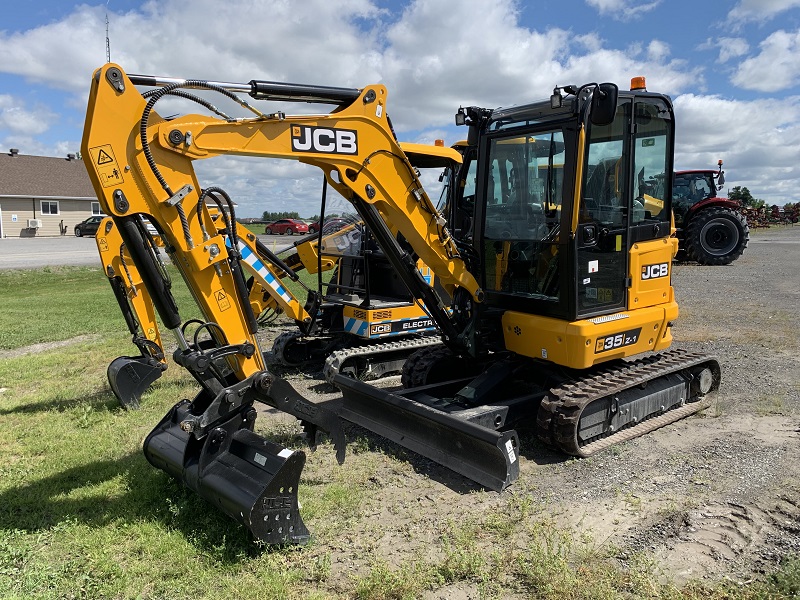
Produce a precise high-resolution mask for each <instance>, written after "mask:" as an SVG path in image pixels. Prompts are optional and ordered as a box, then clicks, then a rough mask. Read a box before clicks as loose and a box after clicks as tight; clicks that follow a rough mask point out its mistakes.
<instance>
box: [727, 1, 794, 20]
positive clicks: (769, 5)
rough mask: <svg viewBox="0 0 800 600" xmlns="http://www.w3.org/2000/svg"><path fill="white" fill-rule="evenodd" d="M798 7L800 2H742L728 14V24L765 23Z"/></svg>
mask: <svg viewBox="0 0 800 600" xmlns="http://www.w3.org/2000/svg"><path fill="white" fill-rule="evenodd" d="M798 6H800V0H740V1H739V2H738V3H737V4H736V6H734V7H733V8H732V9H731V11H730V12H729V13H728V23H729V24H731V25H734V26H736V25H742V24H743V23H746V22H749V21H760V22H765V21H768V20H770V19H772V18H773V17H774V16H776V15H778V14H779V13H782V12H784V11H787V10H789V9H791V8H796V7H798Z"/></svg>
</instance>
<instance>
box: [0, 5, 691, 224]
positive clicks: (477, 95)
mask: <svg viewBox="0 0 800 600" xmlns="http://www.w3.org/2000/svg"><path fill="white" fill-rule="evenodd" d="M591 3H592V6H594V7H595V8H597V10H600V11H601V12H603V13H604V14H620V15H623V14H624V15H628V16H631V15H637V14H641V13H642V12H643V11H645V10H652V9H653V8H654V7H655V6H656V4H657V2H631V1H630V0H625V1H622V0H605V1H601V0H591ZM219 6H220V5H219V3H218V2H217V1H216V0H195V1H194V2H192V3H191V10H187V5H186V3H185V2H183V1H181V0H159V1H158V2H156V1H151V2H148V3H146V4H145V5H144V6H143V8H141V9H140V10H138V11H129V12H126V13H113V3H112V5H111V9H112V12H111V13H109V16H110V38H111V58H112V60H113V61H114V62H117V63H119V64H120V65H121V66H122V67H123V68H124V69H125V70H126V71H128V72H129V73H146V74H152V75H164V76H175V77H194V78H203V79H211V80H220V81H239V82H246V81H249V80H250V79H273V80H278V81H290V82H297V83H314V84H321V85H335V86H352V87H361V86H364V85H366V84H370V83H384V84H385V85H386V86H387V87H388V89H389V103H388V109H389V114H390V115H391V117H392V120H393V123H394V125H395V128H396V130H397V132H398V135H399V136H400V138H401V139H404V140H409V141H411V139H412V138H413V139H414V140H415V141H419V140H426V141H429V140H431V139H435V138H437V137H438V138H444V139H445V140H446V142H447V143H452V142H454V141H455V140H456V138H457V137H460V136H463V135H464V132H463V130H455V133H453V131H454V130H452V129H450V127H451V126H452V123H453V115H454V113H455V111H456V109H457V108H458V107H459V106H461V105H465V106H466V105H470V104H477V105H483V106H488V107H496V106H509V105H513V104H520V103H524V102H528V101H532V100H536V99H541V98H544V97H547V96H548V95H549V93H550V91H551V90H552V89H553V87H554V86H555V85H563V84H569V83H578V84H579V83H584V82H589V81H614V82H616V83H618V84H619V85H620V87H623V88H624V87H626V86H627V84H628V82H629V80H630V78H631V77H633V76H638V75H645V76H647V80H648V87H649V88H650V89H652V90H657V91H661V92H664V93H669V94H672V95H675V94H679V93H682V92H686V91H695V92H696V91H697V90H702V89H703V85H704V78H703V69H702V67H695V66H691V65H690V64H688V63H687V62H686V61H684V60H680V59H676V58H672V57H671V56H670V47H669V45H668V44H667V43H666V42H664V41H662V40H658V39H652V36H651V35H650V34H648V33H642V37H641V39H640V40H638V41H637V40H636V39H635V38H632V39H628V40H626V41H625V43H624V45H623V44H620V43H619V42H618V41H617V40H605V39H603V38H602V37H600V36H598V35H597V34H594V33H585V32H573V31H569V30H565V29H561V28H557V27H542V28H540V29H534V28H530V27H525V26H523V25H522V24H521V23H520V20H519V10H520V6H521V5H520V4H519V3H518V2H517V1H515V0H497V1H496V2H493V3H489V4H487V3H486V2H484V1H483V0H449V1H445V0H414V1H411V2H409V3H408V4H407V5H406V6H405V8H404V10H403V11H402V13H400V14H390V13H389V12H387V11H385V10H382V9H381V8H380V7H379V4H378V2H377V1H374V0H342V1H341V2H336V3H333V2H330V1H329V0H309V1H307V2H302V3H297V2H288V1H287V0H271V1H267V0H262V1H260V2H255V3H254V2H252V0H229V1H228V2H227V3H226V5H225V8H224V10H220V8H219ZM105 10H106V7H105V6H96V7H91V6H87V5H80V6H78V7H76V8H75V9H74V11H73V12H72V13H71V14H70V15H68V16H67V17H66V18H65V19H63V20H62V21H59V22H53V23H49V24H47V25H43V26H41V27H38V28H36V29H32V30H29V31H24V32H20V33H10V34H9V33H5V32H0V71H3V72H5V73H12V74H17V75H20V76H22V77H25V78H26V79H27V80H29V81H30V82H34V83H36V84H39V85H44V86H49V87H50V88H57V89H59V90H64V91H66V92H67V95H66V98H65V99H63V100H62V103H63V105H65V106H68V107H69V106H71V105H75V104H76V105H81V106H85V102H86V100H85V98H86V96H87V93H88V89H89V80H90V76H91V73H92V71H93V70H94V69H96V68H97V67H99V66H100V65H101V64H103V62H105ZM243 17H244V18H243ZM234 31H235V32H236V35H230V32H234ZM53 39H58V40H59V43H58V44H53V43H52V40H53ZM280 108H282V109H284V110H286V111H287V112H298V111H304V112H307V111H308V110H310V109H309V107H307V106H305V105H300V106H298V105H292V106H289V107H286V106H281V107H280ZM275 109H277V107H275V108H271V110H275ZM185 110H186V108H185V106H182V105H180V104H179V103H173V102H172V101H169V102H168V101H166V100H165V101H164V102H163V103H160V104H159V111H160V112H161V114H165V115H166V114H170V113H172V112H183V111H185ZM195 110H196V109H195V108H194V107H193V108H192V111H195ZM314 110H317V109H316V108H315V109H314ZM324 110H325V111H327V110H329V108H325V109H324ZM78 135H79V133H78ZM63 144H66V143H65V142H62V145H63ZM69 146H70V147H72V146H74V144H69ZM26 147H28V146H26ZM57 150H58V151H59V152H60V148H58V149H57ZM202 162H203V161H200V162H199V163H197V168H198V171H203V173H204V175H207V176H208V177H209V178H211V177H219V178H220V180H218V181H209V182H210V183H219V184H220V185H222V186H223V187H225V188H226V189H228V188H231V194H233V195H236V200H237V202H239V203H240V206H242V207H243V209H244V210H245V212H244V213H243V214H245V215H250V214H260V212H262V211H263V210H275V209H277V207H278V206H283V205H284V203H288V205H292V206H295V207H301V206H302V207H305V208H303V209H302V210H300V213H301V214H302V215H306V214H313V213H314V212H317V208H316V207H318V206H319V185H320V178H319V177H320V175H319V171H318V170H316V169H313V168H310V167H304V168H305V169H307V171H305V172H303V173H301V172H300V171H294V170H293V169H295V168H296V167H295V166H287V165H289V164H293V163H291V162H290V161H280V162H274V163H273V161H264V160H257V159H250V160H249V161H245V162H243V163H235V164H234V163H233V162H231V163H230V164H229V163H227V162H226V163H222V162H221V163H220V164H225V167H224V168H223V167H212V166H206V165H201V163H202ZM242 165H243V166H242ZM307 180H308V181H309V182H310V183H305V182H306V181H307Z"/></svg>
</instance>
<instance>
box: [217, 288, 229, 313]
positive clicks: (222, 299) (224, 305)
mask: <svg viewBox="0 0 800 600" xmlns="http://www.w3.org/2000/svg"><path fill="white" fill-rule="evenodd" d="M214 299H215V300H216V301H217V305H218V306H219V309H220V310H228V309H229V308H230V307H231V301H230V300H229V299H228V294H226V293H225V291H224V290H217V291H216V292H214Z"/></svg>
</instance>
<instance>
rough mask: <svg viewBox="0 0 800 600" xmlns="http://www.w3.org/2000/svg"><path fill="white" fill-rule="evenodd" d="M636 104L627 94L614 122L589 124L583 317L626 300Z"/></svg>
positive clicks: (580, 290)
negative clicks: (631, 160)
mask: <svg viewBox="0 0 800 600" xmlns="http://www.w3.org/2000/svg"><path fill="white" fill-rule="evenodd" d="M631 106H632V101H631V99H627V98H626V99H623V98H621V99H620V101H619V104H618V107H617V114H616V117H615V118H614V121H613V122H612V123H611V124H610V125H606V126H589V133H588V145H587V151H586V155H585V156H586V158H585V162H584V168H583V173H584V176H583V182H582V186H581V195H580V200H579V206H578V211H577V215H578V223H577V226H576V233H575V243H576V259H577V269H576V284H577V316H578V318H586V317H589V316H592V315H596V314H604V313H609V312H615V311H617V310H621V309H622V308H624V307H625V305H626V301H627V294H626V290H627V288H628V247H629V239H628V227H629V224H628V215H629V203H630V191H629V190H630V185H629V183H628V182H629V181H630V173H629V170H630V164H629V163H630V161H629V160H628V156H629V155H630V150H629V147H630V142H629V139H630V127H631V125H630V115H631Z"/></svg>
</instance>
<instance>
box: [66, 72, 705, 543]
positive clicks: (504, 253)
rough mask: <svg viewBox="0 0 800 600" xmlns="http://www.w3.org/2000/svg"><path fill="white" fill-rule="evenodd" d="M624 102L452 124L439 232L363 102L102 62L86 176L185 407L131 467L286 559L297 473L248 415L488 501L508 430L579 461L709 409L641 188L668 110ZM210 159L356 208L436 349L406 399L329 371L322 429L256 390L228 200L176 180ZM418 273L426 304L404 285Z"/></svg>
mask: <svg viewBox="0 0 800 600" xmlns="http://www.w3.org/2000/svg"><path fill="white" fill-rule="evenodd" d="M632 88H633V89H632V90H631V91H620V90H619V89H618V88H617V86H616V85H614V84H609V83H602V84H596V83H590V84H585V85H581V86H573V85H570V86H559V87H557V88H556V89H555V90H554V92H553V94H552V96H551V97H550V99H549V100H547V101H543V102H536V103H532V104H529V105H523V106H516V107H512V108H509V109H494V110H490V109H483V108H479V107H470V108H466V109H460V110H459V112H458V113H457V115H456V122H457V123H458V124H463V125H466V126H467V127H468V135H467V145H468V147H469V148H470V151H469V152H468V153H467V158H468V160H464V162H463V165H462V166H461V168H459V169H452V170H451V173H452V174H451V178H452V179H451V193H450V196H449V197H448V205H449V206H448V210H447V211H446V212H447V216H445V215H443V214H442V213H440V212H439V211H438V210H437V209H436V207H435V205H434V203H433V202H432V201H431V199H430V198H429V196H428V194H427V193H426V191H425V189H424V188H423V186H422V184H421V182H420V180H419V177H418V175H417V172H416V171H415V169H414V167H413V165H412V164H411V162H410V161H409V158H408V156H407V155H406V153H405V152H404V150H403V148H402V147H401V145H400V144H399V143H398V141H397V140H396V138H395V135H394V132H393V129H392V126H391V123H390V121H389V118H388V113H387V107H388V91H387V89H386V88H385V87H384V86H382V85H368V86H366V87H364V88H360V89H354V88H336V87H327V86H314V85H304V84H289V83H281V82H267V81H260V80H252V81H250V82H248V83H229V82H212V81H204V80H195V79H175V78H162V77H155V76H142V75H128V74H126V73H124V72H123V70H122V69H121V68H120V67H119V66H117V65H115V64H107V65H105V66H103V67H102V68H100V69H98V70H97V71H96V72H95V74H94V77H93V79H92V84H91V91H90V96H89V106H88V110H87V117H86V125H85V129H84V135H83V143H82V150H83V155H84V157H85V159H84V160H86V162H87V167H88V171H89V174H90V177H91V179H92V181H93V184H94V187H95V191H96V193H97V195H98V198H99V200H100V203H101V205H102V208H103V210H104V211H105V212H106V214H109V215H111V218H112V219H113V221H114V224H115V226H116V227H117V228H118V230H119V233H120V235H121V237H122V240H123V242H124V244H125V247H126V249H127V252H128V254H129V256H130V259H131V261H132V262H133V264H135V265H136V267H137V269H138V272H139V274H140V276H141V280H142V284H143V286H144V287H145V288H146V289H147V291H148V293H149V295H150V298H151V300H152V302H153V304H154V306H155V308H156V310H157V313H158V315H159V318H160V319H161V321H162V323H163V324H164V327H165V329H166V330H169V331H170V332H171V333H172V334H173V335H174V337H175V340H176V342H177V346H178V348H177V350H176V351H175V352H174V354H173V359H174V360H175V362H176V363H177V364H178V365H180V366H182V367H184V368H186V369H187V370H188V371H189V372H190V373H191V374H192V375H193V376H194V378H195V379H196V380H197V382H198V384H199V385H200V388H201V389H200V391H199V392H198V394H197V396H196V397H195V398H194V399H193V400H192V401H188V400H185V401H181V402H179V403H178V404H176V405H175V406H174V407H173V408H172V409H171V410H170V411H169V412H168V413H167V414H166V415H165V417H164V418H163V419H162V421H161V422H160V423H159V424H158V425H157V426H156V427H155V429H154V430H153V431H152V432H151V433H150V435H149V436H148V437H147V438H146V440H145V442H144V453H145V456H146V457H147V459H148V460H149V461H150V462H151V463H152V464H153V465H154V466H156V467H157V468H160V469H162V470H164V471H165V472H166V473H168V474H170V475H171V476H173V477H175V478H177V479H179V480H180V481H182V482H183V483H184V484H185V485H186V486H187V487H189V488H190V489H192V490H194V491H196V492H197V493H199V494H200V495H201V496H203V497H204V498H206V499H207V500H209V501H210V502H211V503H213V504H214V505H216V506H218V507H219V508H220V509H221V510H222V511H224V512H225V513H227V514H228V515H230V516H231V517H233V518H234V519H236V520H238V521H239V522H241V523H243V524H244V525H245V526H246V527H248V529H250V531H251V532H252V533H253V534H254V535H255V536H256V537H258V538H259V539H262V540H264V541H265V542H267V543H301V542H303V541H305V540H307V539H308V535H309V534H308V531H307V529H306V528H305V525H304V524H303V522H302V518H301V516H300V513H299V509H298V505H297V485H298V482H299V478H300V472H301V470H302V466H303V462H304V455H303V453H302V452H300V451H294V452H292V451H290V450H288V449H286V448H283V447H281V446H279V445H277V444H274V443H271V442H268V441H267V440H265V439H264V438H262V437H261V436H258V435H256V434H255V433H254V432H253V422H254V420H255V418H256V410H255V408H254V404H255V403H263V404H266V405H269V406H272V407H275V408H277V409H279V410H282V411H285V412H287V413H289V414H292V415H294V416H296V417H297V418H298V419H300V420H301V421H302V422H303V423H304V424H305V425H306V427H307V428H309V429H311V430H314V429H315V428H317V427H319V428H321V429H323V430H325V431H327V432H329V434H330V436H331V439H332V441H333V445H334V447H335V448H336V451H337V458H339V459H340V460H343V458H344V452H345V448H344V436H343V433H342V426H341V418H344V419H347V420H349V421H352V422H355V423H358V424H360V425H362V426H364V427H366V428H368V429H370V430H372V431H375V432H377V433H379V434H380V435H383V436H385V437H387V438H389V439H392V440H395V441H397V442H399V443H401V444H403V445H405V446H406V447H408V448H410V449H412V450H414V451H416V452H419V453H421V454H423V455H425V456H427V457H429V458H431V459H433V460H435V461H437V462H439V463H441V464H443V465H445V466H447V467H450V468H451V469H453V470H454V471H456V472H458V473H461V474H463V475H465V476H467V477H469V478H471V479H473V480H474V481H476V482H477V483H479V484H481V485H483V486H485V487H487V488H490V489H494V490H502V489H503V488H504V487H506V486H507V485H509V484H510V483H511V482H513V481H514V479H516V478H517V477H518V474H519V452H520V448H519V438H518V435H517V433H516V431H515V429H514V428H515V427H517V426H522V425H524V424H526V423H532V424H533V426H535V427H536V428H537V430H538V433H539V436H540V437H541V439H543V440H544V441H545V442H547V443H548V444H552V445H554V446H556V447H558V448H561V449H562V450H563V451H565V452H567V453H570V454H574V455H578V456H588V455H590V454H592V453H594V452H597V451H598V450H601V449H602V448H605V447H607V446H608V445H610V444H613V443H615V442H617V441H621V440H625V439H630V438H632V437H635V436H637V435H641V434H643V433H646V432H648V431H651V430H652V429H655V428H656V427H660V426H662V425H665V424H666V423H669V422H672V421H675V420H676V419H680V418H682V417H685V416H687V415H689V414H692V413H694V412H696V411H698V410H701V409H702V408H704V407H707V406H708V403H709V401H710V397H711V393H712V392H713V391H714V390H716V389H717V387H718V385H719V380H720V369H719V365H718V362H717V361H716V360H715V359H714V358H713V357H709V356H705V355H700V354H694V353H688V352H683V351H679V350H670V351H667V349H668V347H669V346H670V344H671V341H672V335H671V326H672V324H673V321H674V319H676V318H677V316H678V306H677V304H676V302H675V298H674V292H673V288H672V286H671V259H672V256H673V255H674V254H675V251H676V240H675V238H674V237H671V223H670V214H671V211H670V209H671V198H670V197H669V192H668V191H666V192H665V196H666V197H665V198H663V199H662V201H663V204H662V206H661V210H659V211H658V212H653V210H652V206H654V203H653V202H649V203H648V206H649V207H650V209H647V208H645V206H644V204H645V203H644V202H643V201H642V199H643V194H644V193H645V190H644V189H642V188H643V186H641V185H640V184H639V182H640V181H641V180H642V177H639V174H640V173H643V172H644V173H646V174H648V175H652V176H656V175H661V176H664V177H671V173H672V162H673V144H674V133H675V132H674V115H673V110H672V104H671V101H670V100H669V98H668V97H667V96H664V95H661V94H657V93H650V92H648V91H647V90H646V89H645V88H644V85H643V82H637V85H635V86H632ZM141 90H144V91H141ZM208 92H212V93H215V94H219V95H222V96H225V97H226V98H227V99H228V100H230V101H233V102H235V103H237V104H238V105H239V106H240V107H242V108H243V109H244V110H247V111H249V112H250V113H251V116H250V117H249V118H238V117H232V116H230V115H228V114H226V113H224V112H222V111H221V110H220V109H218V108H216V107H215V106H214V105H212V104H211V103H210V102H208V101H207V100H206V99H205V94H206V93H208ZM168 95H176V96H180V97H181V98H184V99H189V100H193V101H195V102H196V103H197V104H198V105H201V106H203V107H205V108H206V112H208V111H209V110H213V111H214V112H216V113H217V114H216V115H208V114H203V115H201V114H187V115H185V116H181V117H176V118H164V117H162V116H160V115H159V113H158V112H156V111H155V109H154V107H155V105H156V103H157V102H158V101H159V100H160V99H162V98H164V97H165V96H168ZM244 95H249V96H250V98H251V99H252V100H258V101H264V102H267V103H268V102H271V101H279V102H311V103H315V104H328V105H333V107H334V108H333V110H331V112H329V113H323V114H303V115H287V114H285V113H284V112H282V111H278V110H276V111H273V112H269V111H267V110H263V111H262V110H259V109H258V108H256V107H255V106H254V105H253V103H252V102H251V101H250V100H246V99H245V98H244V97H243V96H244ZM226 102H227V101H226ZM229 104H230V103H229ZM472 149H474V151H473V150H472ZM222 154H231V155H248V156H260V157H266V158H279V159H290V160H297V161H300V162H304V163H307V164H311V165H314V166H317V167H319V168H320V169H321V170H322V171H323V173H324V176H325V181H326V182H327V185H329V186H330V187H332V188H333V189H335V190H336V191H337V192H339V194H341V195H342V196H343V197H344V198H345V199H347V200H348V201H349V202H350V203H351V204H352V206H353V208H354V210H355V211H356V212H357V213H358V215H359V216H360V217H361V219H362V220H363V222H364V223H365V225H366V226H367V227H368V228H369V230H370V232H371V235H372V236H373V237H374V239H375V242H376V244H377V246H378V247H379V248H380V250H381V251H382V252H383V253H384V255H385V256H386V258H387V260H388V261H389V262H390V264H391V265H392V267H393V268H394V270H395V272H396V273H397V275H398V277H399V278H400V279H401V280H402V282H403V283H404V284H405V286H406V287H407V288H408V290H410V292H411V293H412V294H413V295H414V296H415V297H416V298H417V299H419V300H420V301H422V302H424V304H425V308H426V311H427V313H428V314H429V315H430V318H431V319H432V320H433V321H434V322H435V324H436V325H437V326H438V329H439V331H440V333H441V337H442V341H443V344H444V345H443V347H442V348H436V349H429V350H427V351H422V352H420V353H419V354H417V355H415V356H414V357H412V358H411V359H409V361H407V363H406V365H405V366H404V378H403V379H404V382H405V383H406V384H407V385H409V386H410V387H407V388H406V389H403V390H402V391H398V392H392V391H387V390H384V389H378V388H376V387H373V386H371V385H369V384H367V383H365V382H362V381H359V380H357V379H354V378H351V377H347V376H345V375H343V374H338V375H336V376H335V377H334V382H335V384H336V385H337V386H339V387H340V389H341V390H342V395H343V408H342V409H341V412H340V413H339V414H334V413H332V412H331V411H330V410H328V409H327V408H326V407H325V406H323V405H321V404H315V403H313V402H310V401H309V400H307V399H305V398H303V397H302V396H301V395H300V394H298V393H297V392H296V391H295V390H294V389H293V388H292V387H291V386H290V385H288V383H287V382H285V381H283V380H281V379H280V378H277V377H274V376H272V375H270V374H269V373H268V372H267V370H266V368H265V364H264V359H263V354H262V352H261V351H260V350H259V348H258V342H257V339H256V337H255V333H256V331H257V329H258V323H257V320H256V315H255V314H254V311H253V307H252V306H251V303H250V302H249V301H248V298H249V293H250V290H248V287H247V279H246V276H245V272H246V271H247V272H252V265H249V263H248V262H247V260H246V257H247V253H248V249H247V247H246V245H244V244H243V243H241V240H240V235H239V234H240V232H239V230H238V229H237V225H236V222H235V218H234V215H233V202H232V201H231V200H230V198H229V197H228V196H227V194H225V193H224V192H222V191H221V190H220V189H219V188H216V187H208V188H202V187H201V186H200V184H199V182H198V180H197V177H196V175H195V172H194V169H193V167H192V163H193V161H195V160H202V159H206V158H210V157H214V156H219V155H222ZM635 174H636V176H634V175H635ZM612 175H613V177H612ZM670 188H671V186H664V189H665V190H669V189H670ZM647 192H648V193H649V192H650V190H647ZM208 198H212V199H216V200H217V201H219V202H220V204H222V203H227V206H228V210H227V211H223V213H222V218H221V221H218V222H215V221H214V220H213V219H212V217H211V215H210V214H209V211H208V209H207V207H206V200H207V199H208ZM143 216H144V217H146V218H147V219H148V220H150V221H151V222H152V223H154V224H155V225H156V227H157V229H158V230H159V233H160V234H161V236H162V238H163V240H164V244H165V249H166V251H167V253H168V254H169V256H170V258H171V260H172V263H173V264H174V265H175V266H176V267H177V269H178V271H179V273H180V274H181V276H182V278H183V279H184V281H185V283H186V285H187V286H188V287H189V289H190V291H191V293H192V296H193V298H194V300H195V301H196V303H197V305H198V307H199V309H200V312H201V313H202V315H203V319H202V320H200V321H199V322H197V321H195V327H194V333H193V335H191V336H190V335H188V334H187V330H186V325H187V323H185V322H184V321H183V319H182V317H181V314H180V310H179V307H178V306H177V304H176V302H175V300H174V297H173V296H172V294H171V292H170V288H169V285H168V283H167V282H166V281H165V278H164V276H163V274H162V273H161V271H160V269H159V267H158V262H157V259H156V258H154V253H153V252H152V248H151V247H150V246H149V245H148V244H147V243H146V238H145V236H144V235H143V232H142V225H141V218H142V217H143ZM420 260H421V261H423V263H424V264H425V265H427V266H428V267H429V268H430V269H431V271H432V272H433V273H434V274H435V275H436V285H433V286H432V285H430V283H429V282H428V281H427V280H426V278H425V277H424V275H423V274H422V273H421V272H420V271H419V269H418V261H420ZM248 265H249V266H248ZM193 321H194V320H193ZM635 357H639V358H638V359H635ZM311 439H312V440H313V439H314V438H313V436H311Z"/></svg>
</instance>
